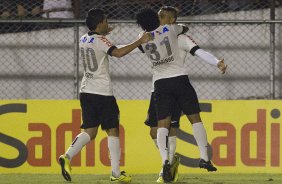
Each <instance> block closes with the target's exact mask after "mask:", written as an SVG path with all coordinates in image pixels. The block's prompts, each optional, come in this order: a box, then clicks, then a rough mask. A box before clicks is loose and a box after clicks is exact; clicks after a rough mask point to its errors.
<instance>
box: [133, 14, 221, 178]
mask: <svg viewBox="0 0 282 184" xmlns="http://www.w3.org/2000/svg"><path fill="white" fill-rule="evenodd" d="M163 11H165V10H163ZM161 16H164V15H162V11H160V17H161ZM158 20H159V19H158V14H157V13H156V12H154V11H153V10H151V9H143V10H141V11H140V12H139V13H138V14H137V24H139V25H140V26H141V28H142V29H143V30H146V31H151V32H152V34H153V35H154V37H155V39H154V40H153V41H150V42H148V43H147V44H142V49H143V50H144V51H145V53H146V54H147V56H148V57H149V58H150V60H151V62H152V65H153V82H154V102H155V105H156V114H157V119H158V129H157V144H158V148H159V151H160V154H161V157H162V163H163V180H164V182H170V181H172V180H173V176H172V175H173V174H174V173H172V172H171V171H172V170H171V165H170V162H169V158H168V135H169V129H170V122H171V115H172V112H173V110H172V105H173V102H174V101H176V103H177V104H178V105H179V107H180V109H181V110H182V112H183V113H184V114H185V115H186V116H187V118H188V119H189V121H190V122H191V124H192V126H193V130H194V136H195V139H196V141H197V144H198V147H199V149H200V155H201V159H200V161H199V166H200V167H201V168H206V169H207V170H208V171H216V168H215V167H214V166H213V165H212V164H211V161H210V160H209V158H208V155H207V146H208V143H207V135H206V131H205V128H204V126H203V123H202V120H201V118H200V115H199V112H200V108H199V102H198V98H197V95H196V92H195V90H194V88H193V87H192V85H191V84H190V82H189V78H188V75H187V74H186V70H185V67H184V62H183V61H184V59H183V57H184V56H185V54H186V52H187V51H189V50H190V53H191V54H192V55H194V54H196V55H198V56H200V57H201V58H206V59H205V60H206V61H207V62H211V64H214V65H217V66H218V67H219V69H220V70H221V71H222V73H224V72H225V70H226V65H225V64H224V62H223V60H221V61H218V60H217V59H216V58H215V57H213V56H212V55H211V54H209V53H207V52H205V51H204V50H202V49H200V48H199V46H197V45H196V44H194V46H193V45H189V46H188V47H187V45H188V43H189V42H188V43H185V37H187V36H185V35H183V38H182V39H181V38H179V41H180V40H182V41H184V42H183V43H182V44H183V46H182V44H181V43H178V42H179V41H178V38H177V36H178V35H179V34H181V32H182V31H183V28H182V27H180V26H178V25H169V24H165V25H160V22H159V21H158ZM190 41H192V40H190ZM178 47H179V48H180V49H179V48H178ZM187 48H188V49H187ZM181 49H182V50H181ZM183 53H184V55H183Z"/></svg>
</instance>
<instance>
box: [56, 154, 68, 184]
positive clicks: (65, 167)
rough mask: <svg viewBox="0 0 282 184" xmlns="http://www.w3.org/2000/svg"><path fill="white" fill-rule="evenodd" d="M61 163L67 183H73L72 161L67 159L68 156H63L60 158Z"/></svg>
mask: <svg viewBox="0 0 282 184" xmlns="http://www.w3.org/2000/svg"><path fill="white" fill-rule="evenodd" d="M59 162H60V165H61V168H62V175H63V177H64V178H65V180H67V181H71V176H70V174H71V166H70V160H69V159H68V158H67V157H66V155H61V156H60V157H59Z"/></svg>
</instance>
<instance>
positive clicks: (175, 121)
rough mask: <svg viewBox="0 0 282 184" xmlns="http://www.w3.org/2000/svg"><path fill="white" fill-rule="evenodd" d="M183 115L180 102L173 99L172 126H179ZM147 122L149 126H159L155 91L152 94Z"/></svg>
mask: <svg viewBox="0 0 282 184" xmlns="http://www.w3.org/2000/svg"><path fill="white" fill-rule="evenodd" d="M180 116H181V110H180V107H179V106H178V104H177V103H176V102H175V101H173V103H172V115H171V124H170V126H171V127H173V128H179V120H180ZM145 124H146V125H147V126H149V127H157V126H158V119H157V113H156V106H155V101H154V92H153V93H152V94H151V100H150V105H149V109H148V116H147V119H146V121H145Z"/></svg>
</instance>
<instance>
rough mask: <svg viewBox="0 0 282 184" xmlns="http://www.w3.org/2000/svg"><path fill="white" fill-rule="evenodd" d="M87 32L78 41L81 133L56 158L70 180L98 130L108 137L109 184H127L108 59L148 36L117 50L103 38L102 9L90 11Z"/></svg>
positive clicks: (105, 29) (105, 24)
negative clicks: (77, 160)
mask: <svg viewBox="0 0 282 184" xmlns="http://www.w3.org/2000/svg"><path fill="white" fill-rule="evenodd" d="M86 25H87V27H88V29H89V32H88V33H86V34H85V35H83V36H82V37H81V39H80V42H79V48H80V51H81V59H82V62H83V66H84V76H83V79H82V82H81V88H80V105H81V108H82V119H83V124H82V125H81V128H82V129H84V132H82V133H80V134H79V135H77V137H76V138H75V139H74V141H73V143H72V144H71V145H70V147H69V148H68V150H67V152H66V153H65V154H64V155H61V156H60V157H59V162H60V165H61V169H62V175H63V177H64V178H65V180H67V181H71V176H70V174H71V166H70V161H71V159H72V158H73V157H74V156H75V155H76V154H77V153H78V152H79V151H80V150H81V149H82V148H83V147H84V146H85V145H86V144H87V143H88V142H90V141H91V140H93V139H95V137H96V135H97V132H98V127H99V125H101V127H102V129H103V130H105V131H106V133H107V134H108V148H109V151H110V159H111V168H112V175H111V177H110V180H111V181H112V182H130V181H131V176H129V175H128V174H127V173H126V172H125V171H120V167H119V164H120V140H119V109H118V105H117V103H116V99H115V97H114V96H113V89H112V84H111V79H110V75H109V59H108V56H115V57H122V56H124V55H126V54H128V53H129V52H131V51H132V50H133V49H135V48H137V47H138V46H139V45H141V44H142V43H145V42H148V41H149V40H151V39H152V36H151V33H144V34H143V36H142V37H141V38H140V39H138V40H137V41H135V42H133V43H132V44H129V45H127V46H124V47H122V48H119V49H118V48H117V47H116V46H113V45H112V43H111V42H110V41H109V40H108V39H107V38H106V37H105V35H106V34H108V31H109V27H108V22H107V17H106V16H105V13H104V11H103V10H101V9H91V10H89V12H88V15H87V18H86Z"/></svg>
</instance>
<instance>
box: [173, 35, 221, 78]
mask: <svg viewBox="0 0 282 184" xmlns="http://www.w3.org/2000/svg"><path fill="white" fill-rule="evenodd" d="M178 41H179V48H181V49H184V50H185V51H187V52H188V51H189V52H190V54H192V55H193V56H195V55H196V56H198V57H200V58H201V59H202V60H204V61H205V62H206V63H209V64H211V65H213V66H217V67H218V68H219V70H220V71H221V73H222V74H224V73H225V71H226V68H227V65H226V64H225V63H224V59H221V60H219V59H217V58H216V57H215V56H214V55H213V54H211V53H209V52H207V51H205V50H203V49H201V48H200V47H199V46H198V45H197V44H196V42H195V41H194V40H193V39H192V38H191V37H190V36H188V35H179V36H178Z"/></svg>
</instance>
